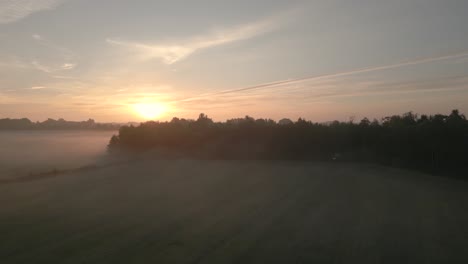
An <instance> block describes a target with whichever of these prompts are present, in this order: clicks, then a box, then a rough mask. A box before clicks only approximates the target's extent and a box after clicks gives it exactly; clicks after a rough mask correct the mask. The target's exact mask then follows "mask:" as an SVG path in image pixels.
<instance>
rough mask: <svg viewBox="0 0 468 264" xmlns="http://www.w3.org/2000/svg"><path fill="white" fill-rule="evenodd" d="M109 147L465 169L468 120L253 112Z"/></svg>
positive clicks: (150, 132)
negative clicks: (314, 118) (319, 118)
mask: <svg viewBox="0 0 468 264" xmlns="http://www.w3.org/2000/svg"><path fill="white" fill-rule="evenodd" d="M108 148H109V151H110V152H115V151H126V152H128V151H130V152H141V151H147V150H159V152H158V153H160V154H161V155H163V157H174V156H183V157H191V158H206V159H254V160H256V159H261V160H310V161H357V162H372V163H379V164H385V165H391V166H398V167H406V168H414V169H421V170H425V171H430V172H436V173H437V172H442V173H445V172H457V173H460V172H465V170H466V169H468V121H467V120H466V117H465V116H464V115H463V114H460V113H459V111H458V110H453V111H452V112H451V113H450V114H449V115H443V114H436V115H417V114H414V113H412V112H409V113H405V114H403V115H393V116H389V117H385V118H382V119H381V120H373V121H370V120H369V119H367V118H364V119H362V120H361V121H360V122H352V121H349V122H339V121H334V122H330V123H327V124H324V123H314V122H311V121H308V120H305V119H302V118H299V119H298V120H297V121H296V122H293V121H291V120H288V119H283V120H280V122H275V121H273V120H271V119H254V118H252V117H250V116H246V117H245V118H236V119H230V120H227V121H226V122H214V121H213V120H212V119H210V118H209V117H208V116H206V115H205V114H200V115H199V117H198V119H197V120H186V119H179V118H173V119H172V120H171V121H169V122H154V121H151V122H146V123H142V124H140V125H139V126H123V127H121V128H120V130H119V133H118V135H114V136H113V137H112V138H111V140H110V142H109V146H108ZM467 176H468V175H467Z"/></svg>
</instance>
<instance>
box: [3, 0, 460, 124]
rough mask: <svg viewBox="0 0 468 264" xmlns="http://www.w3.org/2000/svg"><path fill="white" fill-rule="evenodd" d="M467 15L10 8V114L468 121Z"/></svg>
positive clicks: (233, 6)
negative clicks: (463, 117) (448, 116)
mask: <svg viewBox="0 0 468 264" xmlns="http://www.w3.org/2000/svg"><path fill="white" fill-rule="evenodd" d="M467 9H468V2H463V1H456V0H453V1H444V2H441V1H424V0H412V1H405V2H403V3H396V2H392V3H390V2H388V1H379V2H378V3H376V2H374V1H370V0H361V1H358V2H353V4H350V3H349V2H346V1H344V0H336V1H330V2H328V1H327V2H326V3H323V2H321V3H318V2H315V3H311V2H310V1H288V2H284V1H273V2H272V1H266V0H259V1H255V2H254V3H252V2H251V1H236V2H235V3H233V2H231V1H210V0H203V1H197V2H196V3H192V2H191V3H188V4H187V3H185V4H184V3H182V2H181V1H171V2H170V3H167V2H165V1H149V0H138V1H132V2H131V3H130V2H128V1H123V0H118V1H115V0H112V1H111V0H102V1H99V2H95V1H78V0H24V1H15V0H8V1H4V2H2V3H0V48H1V49H0V76H1V78H0V112H1V113H2V116H5V117H10V118H22V117H26V118H28V119H30V120H33V121H35V122H36V121H40V120H46V119H47V118H52V119H59V118H63V119H65V120H71V121H75V120H76V121H79V120H86V119H88V118H89V117H90V116H91V117H92V118H93V119H95V120H98V121H99V122H102V123H112V122H113V123H125V122H144V121H148V120H159V121H169V120H170V119H171V118H172V117H181V118H187V117H188V118H190V117H194V118H196V116H197V115H198V114H199V113H208V114H210V117H212V118H213V119H215V120H227V119H230V118H236V117H243V116H246V115H251V116H254V117H256V118H271V119H274V120H279V119H281V118H289V119H291V120H297V119H298V118H299V117H301V118H305V119H307V120H313V121H314V122H328V121H332V120H339V121H345V120H349V118H350V117H353V118H356V119H361V118H363V117H368V118H369V119H374V118H376V119H380V118H382V117H385V116H389V115H394V114H402V113H405V112H409V111H412V112H414V113H424V114H429V115H432V114H437V113H449V112H450V111H451V110H452V109H458V110H460V112H463V113H466V112H468V89H467V88H468V45H467V44H466V43H468V27H466V24H468V17H467V16H466V15H465V12H464V11H465V10H467ZM83 14H86V18H83Z"/></svg>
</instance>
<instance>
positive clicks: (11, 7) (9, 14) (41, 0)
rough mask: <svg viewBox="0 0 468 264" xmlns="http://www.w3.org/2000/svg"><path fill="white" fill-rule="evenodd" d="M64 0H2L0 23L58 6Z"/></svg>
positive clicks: (11, 21) (6, 22)
mask: <svg viewBox="0 0 468 264" xmlns="http://www.w3.org/2000/svg"><path fill="white" fill-rule="evenodd" d="M63 2H65V0H2V1H0V24H8V23H13V22H16V21H18V20H21V19H23V18H25V17H28V16H29V15H31V14H33V13H36V12H39V11H45V10H51V9H54V8H56V7H58V6H59V5H60V4H62V3H63Z"/></svg>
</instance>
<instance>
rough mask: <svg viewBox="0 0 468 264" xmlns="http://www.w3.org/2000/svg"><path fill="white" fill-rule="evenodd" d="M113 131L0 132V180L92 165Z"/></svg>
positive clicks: (104, 149)
mask: <svg viewBox="0 0 468 264" xmlns="http://www.w3.org/2000/svg"><path fill="white" fill-rule="evenodd" d="M115 133H116V132H114V131H1V132H0V179H6V178H14V177H21V176H25V175H28V174H35V173H42V172H47V171H51V170H67V169H75V168H79V167H83V166H88V165H93V164H96V163H97V162H99V161H100V160H101V159H102V158H103V157H104V156H105V154H106V148H107V144H108V142H109V139H110V138H111V136H112V135H113V134H115Z"/></svg>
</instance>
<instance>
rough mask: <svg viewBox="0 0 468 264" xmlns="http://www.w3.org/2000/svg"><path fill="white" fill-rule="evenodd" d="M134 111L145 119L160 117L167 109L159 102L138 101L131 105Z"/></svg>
mask: <svg viewBox="0 0 468 264" xmlns="http://www.w3.org/2000/svg"><path fill="white" fill-rule="evenodd" d="M133 109H134V111H135V112H136V113H137V114H138V116H140V117H142V118H144V119H145V120H151V119H155V118H158V117H161V116H162V115H163V114H164V113H165V112H166V110H167V107H166V106H164V105H163V104H161V103H140V104H135V105H133Z"/></svg>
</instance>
